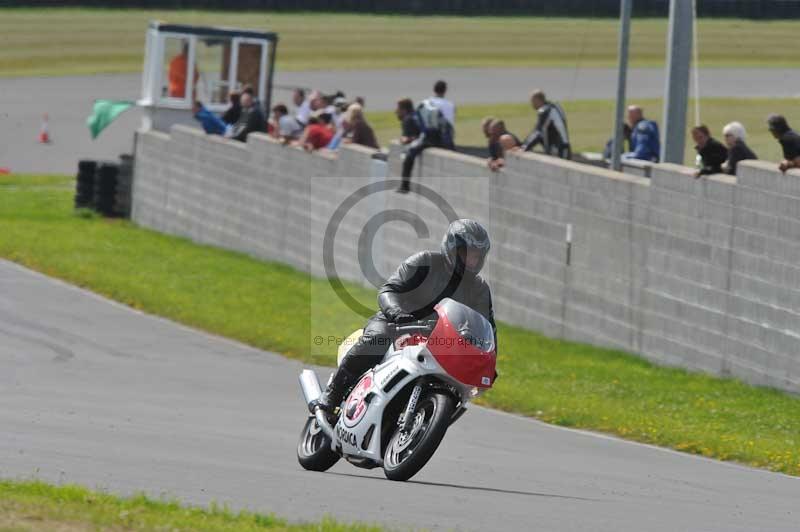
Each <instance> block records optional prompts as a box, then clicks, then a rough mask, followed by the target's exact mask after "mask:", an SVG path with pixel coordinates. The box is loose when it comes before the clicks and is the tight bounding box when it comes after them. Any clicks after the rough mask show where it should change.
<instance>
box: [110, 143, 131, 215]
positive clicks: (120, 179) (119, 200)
mask: <svg viewBox="0 0 800 532" xmlns="http://www.w3.org/2000/svg"><path fill="white" fill-rule="evenodd" d="M132 185H133V156H132V155H127V154H126V155H120V156H119V173H118V174H117V190H116V194H115V196H114V212H115V213H116V215H117V216H121V217H123V218H130V217H131V190H132Z"/></svg>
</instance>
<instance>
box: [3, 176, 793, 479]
mask: <svg viewBox="0 0 800 532" xmlns="http://www.w3.org/2000/svg"><path fill="white" fill-rule="evenodd" d="M42 179H43V178H35V177H30V176H10V177H0V256H1V257H5V258H8V259H11V260H14V261H16V262H18V263H21V264H23V265H26V266H28V267H30V268H33V269H36V270H39V271H42V272H44V273H46V274H48V275H52V276H54V277H59V278H62V279H65V280H67V281H69V282H71V283H74V284H77V285H80V286H84V287H88V288H90V289H92V290H93V291H95V292H99V293H101V294H104V295H106V296H109V297H111V298H113V299H116V300H119V301H121V302H123V303H126V304H128V305H131V306H133V307H135V308H139V309H142V310H145V311H147V312H151V313H153V314H158V315H162V316H165V317H168V318H171V319H173V320H176V321H180V322H184V323H187V324H189V325H193V326H196V327H200V328H203V329H207V330H209V331H212V332H215V333H218V334H222V335H225V336H229V337H232V338H236V339H239V340H242V341H244V342H247V343H249V344H252V345H254V346H257V347H260V348H264V349H271V350H276V351H280V352H282V353H285V354H286V355H287V356H291V357H294V358H300V359H304V360H309V361H311V362H315V363H328V364H332V363H333V362H334V359H335V348H334V347H333V346H331V347H330V348H329V349H327V350H324V351H322V352H321V354H320V355H319V356H316V357H310V356H309V353H311V349H310V345H311V335H312V333H313V334H314V335H322V336H328V335H342V334H346V333H348V332H349V331H351V330H353V329H355V328H356V327H358V326H361V319H359V318H358V317H354V316H353V315H352V314H351V313H349V312H347V311H346V309H345V308H344V305H342V304H341V303H340V302H339V300H338V299H337V298H336V297H335V296H334V295H333V294H332V292H331V291H330V290H329V289H328V286H327V283H326V282H325V281H322V280H319V279H312V278H310V277H309V276H308V275H305V274H303V273H299V272H297V271H296V270H293V269H291V268H288V267H285V266H282V265H278V264H273V263H265V262H260V261H257V260H254V259H251V258H249V257H247V256H244V255H242V254H238V253H231V252H227V251H222V250H219V249H215V248H210V247H204V246H199V245H196V244H193V243H191V242H189V241H187V240H185V239H180V238H174V237H169V236H165V235H161V234H158V233H155V232H152V231H148V230H145V229H141V228H138V227H136V226H134V225H132V224H131V223H129V222H125V221H119V220H105V219H100V218H86V217H80V216H76V215H75V214H74V213H73V210H72V206H71V201H72V195H71V192H69V191H68V190H67V189H66V188H65V187H66V186H68V185H70V184H71V183H72V180H71V179H70V178H47V179H48V180H49V182H50V184H51V185H52V186H51V187H50V188H43V186H42V185H41V181H42ZM29 182H37V183H38V184H36V185H34V186H32V187H29V186H28V184H27V183H29ZM348 288H349V290H350V293H351V294H355V295H356V296H357V297H358V298H359V299H360V300H361V301H363V302H364V303H365V304H368V305H370V306H374V305H375V294H374V292H373V291H369V290H365V289H363V288H358V287H355V286H349V287H348ZM312 294H313V305H312ZM312 306H313V307H314V308H313V309H312V308H311V307H312ZM312 310H313V312H312ZM312 314H313V319H312ZM499 336H500V340H499V342H500V345H501V348H502V350H501V353H500V355H499V371H500V373H501V378H500V379H499V380H498V383H497V386H496V387H495V388H494V389H493V390H492V391H491V392H490V393H488V394H487V395H486V396H485V398H484V399H483V403H484V404H486V405H489V406H493V407H497V408H501V409H504V410H508V411H512V412H519V413H521V414H525V415H529V416H533V417H536V418H539V419H541V420H544V421H546V422H550V423H555V424H558V425H563V426H569V427H581V428H587V429H593V430H599V431H603V432H608V433H612V434H617V435H619V436H622V437H625V438H629V439H632V440H636V441H641V442H646V443H652V444H656V445H662V446H667V447H672V448H674V449H678V450H682V451H686V452H691V453H696V454H701V455H704V456H708V457H713V458H719V459H723V460H734V461H738V462H742V463H746V464H751V465H755V466H759V467H765V468H769V469H772V470H774V471H782V472H784V473H789V474H793V475H800V399H798V398H797V397H793V396H789V395H787V394H784V393H780V392H777V391H774V390H769V389H763V388H755V387H752V386H748V385H745V384H743V383H741V382H739V381H736V380H732V379H718V378H714V377H710V376H707V375H701V374H696V373H689V372H686V371H682V370H679V369H672V368H664V367H659V366H655V365H652V364H650V363H648V362H646V361H644V360H642V359H640V358H638V357H635V356H632V355H629V354H626V353H622V352H619V351H613V350H608V349H600V348H596V347H591V346H586V345H582V344H577V343H572V342H566V341H560V340H554V339H550V338H546V337H543V336H541V335H539V334H536V333H535V332H531V331H527V330H523V329H520V328H518V327H511V326H507V325H504V324H500V327H499Z"/></svg>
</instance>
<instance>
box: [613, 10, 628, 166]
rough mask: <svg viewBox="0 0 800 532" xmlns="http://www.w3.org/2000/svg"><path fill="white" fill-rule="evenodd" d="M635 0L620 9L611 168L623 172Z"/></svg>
mask: <svg viewBox="0 0 800 532" xmlns="http://www.w3.org/2000/svg"><path fill="white" fill-rule="evenodd" d="M632 7H633V0H621V2H620V8H619V69H618V71H617V107H616V114H615V116H614V140H613V142H612V143H611V168H613V169H614V170H617V171H620V170H622V157H621V156H622V146H623V144H624V141H625V139H624V137H623V133H622V132H623V124H624V122H623V121H624V117H625V89H626V88H627V83H628V43H629V42H630V36H631V8H632Z"/></svg>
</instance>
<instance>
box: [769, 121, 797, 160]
mask: <svg viewBox="0 0 800 532" xmlns="http://www.w3.org/2000/svg"><path fill="white" fill-rule="evenodd" d="M767 126H768V127H769V132H770V133H772V136H773V137H775V138H776V139H777V140H778V142H780V144H781V147H782V148H783V161H781V164H779V165H778V169H779V170H780V171H781V172H785V171H786V170H789V169H790V168H800V135H798V134H797V133H796V132H795V131H794V130H792V128H790V127H789V123H788V122H787V121H786V118H784V117H783V116H781V115H770V117H769V118H768V119H767Z"/></svg>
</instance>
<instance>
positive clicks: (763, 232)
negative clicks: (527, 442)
mask: <svg viewBox="0 0 800 532" xmlns="http://www.w3.org/2000/svg"><path fill="white" fill-rule="evenodd" d="M374 154H375V152H374V151H373V150H370V149H366V148H363V147H359V146H345V147H343V148H342V149H341V150H340V151H339V153H338V154H335V155H333V154H319V153H313V154H309V153H305V152H302V151H300V150H297V149H293V148H287V147H284V146H281V145H279V144H277V143H275V142H274V141H273V140H271V139H269V138H268V137H266V136H263V135H251V136H250V138H249V139H248V142H247V143H246V144H241V143H236V142H230V141H226V140H223V139H220V138H216V137H208V136H206V135H204V134H202V132H200V131H198V130H194V129H191V128H186V127H183V126H176V127H175V128H173V130H172V131H171V133H170V134H169V135H165V134H161V133H157V132H147V133H141V134H140V135H139V138H138V142H137V153H136V165H135V178H134V195H133V218H134V220H135V221H136V222H137V223H139V224H141V225H144V226H147V227H151V228H154V229H157V230H160V231H164V232H168V233H171V234H176V235H181V236H186V237H188V238H191V239H193V240H195V241H198V242H202V243H208V244H213V245H218V246H222V247H226V248H229V249H235V250H239V251H243V252H246V253H250V254H252V255H254V256H257V257H260V258H264V259H268V260H275V261H280V262H284V263H287V264H290V265H292V266H294V267H296V268H298V269H300V270H303V271H307V272H310V273H312V274H314V275H319V276H321V275H325V268H324V267H323V261H322V248H323V235H324V233H325V230H326V228H327V227H328V224H329V222H330V220H331V218H332V216H333V215H334V212H335V211H336V210H337V208H339V206H340V205H341V204H342V203H343V202H344V201H345V199H346V198H348V197H349V196H351V194H353V193H354V192H355V191H356V190H359V189H362V188H363V189H364V191H365V194H369V193H374V192H375V191H377V190H378V189H380V187H381V186H383V185H384V184H385V178H384V176H383V175H380V176H377V175H376V176H374V177H371V176H372V175H373V174H374V161H373V159H372V156H373V155H374ZM400 154H401V149H400V147H398V146H392V148H391V150H390V154H389V174H390V179H397V177H396V176H399V173H400ZM774 166H775V165H774V164H766V163H762V162H757V161H752V162H749V161H748V162H744V163H741V165H740V170H739V177H738V180H737V178H732V177H729V176H711V177H708V178H703V179H694V177H693V176H692V175H691V170H689V169H687V168H684V167H680V166H675V165H665V164H661V165H653V166H652V167H650V168H649V170H648V171H649V174H650V179H647V178H645V177H641V176H637V175H633V174H629V173H625V174H622V173H617V172H613V171H609V170H605V169H602V168H597V167H592V166H587V165H582V164H578V163H573V162H569V161H562V160H559V159H555V158H551V157H545V156H541V155H536V154H519V155H516V154H512V155H510V156H509V157H508V160H507V165H506V167H505V168H504V169H503V170H502V171H500V172H491V171H489V170H488V168H486V165H485V163H484V161H483V160H481V159H478V158H475V157H470V156H466V155H462V154H456V153H453V152H447V151H443V150H437V149H430V150H427V151H426V152H425V153H424V154H423V155H422V156H421V157H420V158H419V159H418V161H417V165H416V168H415V172H414V178H413V180H414V182H415V183H417V184H420V185H424V186H425V187H426V188H428V189H430V190H432V191H433V192H435V193H437V194H439V195H441V197H442V198H443V199H444V200H445V201H446V202H447V203H449V204H450V205H451V206H452V208H453V209H454V211H455V212H456V213H457V214H458V215H459V216H462V217H475V218H478V219H480V220H482V221H484V222H485V223H487V225H489V228H490V232H491V235H492V254H491V259H490V261H489V263H488V265H487V269H486V270H485V274H486V277H487V279H488V281H489V282H490V283H491V286H492V289H493V292H494V298H495V308H496V312H497V315H498V317H499V318H500V319H502V320H503V321H506V322H509V323H513V324H516V325H521V326H524V327H528V328H531V329H534V330H538V331H541V332H543V333H545V334H547V335H550V336H557V337H563V338H567V339H573V340H578V341H583V342H588V343H592V344H595V345H601V346H609V347H615V348H621V349H624V350H627V351H630V352H633V353H638V354H640V355H642V356H644V357H646V358H648V359H650V360H653V361H655V362H658V363H662V364H668V365H675V366H680V367H685V368H689V369H693V370H701V371H706V372H710V373H713V374H716V375H725V376H735V377H738V378H741V379H744V380H746V381H748V382H751V383H754V384H759V385H767V386H772V387H777V388H781V389H784V390H790V391H794V392H798V391H800V354H798V349H797V347H796V346H797V345H798V342H797V340H798V339H800V175H797V174H795V175H792V173H791V172H790V173H789V174H787V175H783V174H780V173H779V172H777V171H776V170H775V168H774ZM392 176H394V177H392ZM364 187H366V188H364ZM356 204H357V205H358V206H357V207H354V208H353V209H352V210H350V211H349V212H348V214H347V216H345V217H344V218H343V220H342V223H341V224H340V226H339V228H338V233H337V238H336V245H335V247H334V262H335V264H336V268H337V273H338V274H339V275H340V276H341V277H343V278H345V279H349V280H353V281H356V282H361V283H363V284H364V285H366V286H369V281H368V279H367V278H366V276H365V272H364V271H362V270H363V267H362V264H361V263H360V262H359V259H358V256H359V250H360V252H361V254H362V255H369V254H370V250H369V249H366V247H365V244H364V242H363V240H364V238H365V235H366V236H367V237H369V238H366V240H368V241H369V240H372V242H373V244H372V249H371V252H372V257H373V259H374V261H375V267H376V269H377V270H378V272H379V273H380V274H381V275H383V276H386V275H388V274H389V273H391V271H392V270H393V269H394V268H395V267H396V266H397V264H398V263H399V262H400V261H401V260H402V259H403V258H405V257H406V256H407V255H409V254H410V253H412V252H414V251H416V250H418V249H420V248H436V247H438V241H439V238H440V236H441V234H442V233H443V231H444V229H445V227H446V225H447V219H446V218H445V217H444V215H443V214H442V213H441V210H440V208H439V206H438V205H434V204H431V203H430V202H428V201H427V200H424V199H421V198H420V197H419V196H417V195H414V194H411V195H399V194H387V193H384V194H375V195H371V194H370V195H369V196H368V198H362V200H361V201H360V202H356ZM398 210H402V211H407V212H411V213H414V214H416V215H418V216H419V217H420V218H421V219H422V220H423V221H424V222H425V225H426V226H427V228H428V229H429V234H428V235H427V236H426V235H422V236H418V235H417V234H416V233H415V231H414V229H413V228H412V227H411V226H410V225H408V224H406V223H399V222H395V223H388V224H386V225H381V223H382V222H383V221H385V217H386V216H390V214H387V213H392V212H394V211H398ZM369 220H372V222H371V224H368V221H369ZM568 225H569V226H571V232H572V248H571V256H570V261H569V264H568V263H567V245H566V234H567V227H568ZM378 227H379V228H378ZM365 228H366V229H365ZM359 239H362V242H361V243H359Z"/></svg>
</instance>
